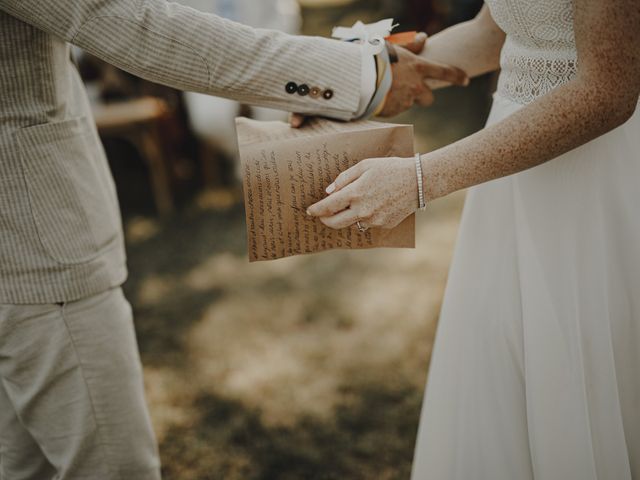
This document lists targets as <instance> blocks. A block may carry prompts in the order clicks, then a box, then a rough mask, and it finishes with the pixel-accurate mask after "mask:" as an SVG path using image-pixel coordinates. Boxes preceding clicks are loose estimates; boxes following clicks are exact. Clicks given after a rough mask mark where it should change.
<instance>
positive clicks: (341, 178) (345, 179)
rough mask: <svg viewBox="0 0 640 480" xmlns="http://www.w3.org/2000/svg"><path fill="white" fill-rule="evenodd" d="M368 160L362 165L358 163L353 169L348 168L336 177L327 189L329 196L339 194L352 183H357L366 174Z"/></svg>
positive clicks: (362, 162)
mask: <svg viewBox="0 0 640 480" xmlns="http://www.w3.org/2000/svg"><path fill="white" fill-rule="evenodd" d="M365 162H366V160H363V161H361V162H360V163H356V164H355V165H354V166H353V167H351V168H348V169H347V170H345V171H344V172H342V173H341V174H340V175H338V176H337V177H336V179H335V180H334V182H333V183H332V184H331V185H329V186H328V187H327V189H326V192H327V193H328V194H332V193H334V192H338V191H340V190H342V189H343V188H345V187H346V186H347V185H349V184H350V183H353V182H355V181H356V180H357V179H358V178H360V176H361V175H362V174H363V173H364V171H365V169H366V163H365Z"/></svg>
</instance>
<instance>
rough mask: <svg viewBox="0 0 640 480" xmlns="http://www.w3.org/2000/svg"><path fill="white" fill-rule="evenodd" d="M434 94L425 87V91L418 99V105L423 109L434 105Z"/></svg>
mask: <svg viewBox="0 0 640 480" xmlns="http://www.w3.org/2000/svg"><path fill="white" fill-rule="evenodd" d="M433 100H434V98H433V92H432V91H431V89H430V88H429V87H427V86H426V85H425V86H424V91H423V92H422V93H421V94H420V95H418V96H417V97H416V103H417V104H418V105H420V106H421V107H428V106H430V105H431V104H433Z"/></svg>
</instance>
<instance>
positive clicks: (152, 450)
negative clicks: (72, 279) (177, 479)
mask: <svg viewBox="0 0 640 480" xmlns="http://www.w3.org/2000/svg"><path fill="white" fill-rule="evenodd" d="M54 478H55V480H76V479H92V480H103V479H104V480H111V479H118V480H133V479H135V480H158V479H159V478H160V462H159V457H158V451H157V446H156V440H155V437H154V434H153V430H152V428H151V423H150V420H149V415H148V413H147V408H146V404H145V399H144V391H143V384H142V368H141V364H140V358H139V355H138V349H137V345H136V339H135V333H134V330H133V322H132V315H131V307H130V306H129V303H128V302H127V300H126V299H125V298H124V295H123V294H122V291H121V290H120V289H119V288H118V289H113V290H109V291H107V292H104V293H101V294H99V295H95V296H93V297H90V298H87V299H83V300H80V301H77V302H71V303H68V304H64V305H0V480H50V479H54Z"/></svg>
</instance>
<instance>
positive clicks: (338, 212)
mask: <svg viewBox="0 0 640 480" xmlns="http://www.w3.org/2000/svg"><path fill="white" fill-rule="evenodd" d="M327 193H328V194H329V196H328V197H327V198H325V199H323V200H321V201H319V202H318V203H316V204H314V205H311V206H310V207H309V208H308V209H307V213H308V214H309V215H311V216H313V217H320V221H321V222H322V223H324V224H325V225H326V226H328V227H331V228H335V229H341V228H346V227H349V226H352V225H355V224H356V222H360V225H361V226H362V227H364V228H369V227H380V228H393V227H395V226H397V225H398V224H399V223H400V222H402V220H404V219H405V218H407V217H408V216H409V215H411V214H412V213H413V212H415V211H416V209H417V208H418V182H417V178H416V169H415V160H414V159H413V158H371V159H367V160H363V161H361V162H360V163H358V164H357V165H355V166H353V167H351V168H350V169H348V170H345V171H344V172H342V173H341V174H340V175H339V176H338V177H337V178H336V180H335V181H334V182H333V183H332V184H331V185H329V186H328V187H327Z"/></svg>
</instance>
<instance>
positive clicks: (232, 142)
mask: <svg viewBox="0 0 640 480" xmlns="http://www.w3.org/2000/svg"><path fill="white" fill-rule="evenodd" d="M179 3H182V4H184V5H187V6H189V7H192V8H195V9H197V10H200V11H202V12H206V13H215V14H217V15H220V16H221V17H224V18H228V19H230V20H234V21H236V22H239V23H242V24H245V25H249V26H251V27H254V28H268V29H272V30H279V31H282V32H285V33H289V34H292V35H295V34H298V33H300V26H301V23H302V18H301V16H300V6H299V5H298V2H297V1H296V0H259V1H256V0H179ZM184 99H185V104H186V107H187V111H188V114H189V123H190V125H191V128H192V130H193V132H194V133H195V135H196V136H197V137H198V139H200V140H202V141H204V142H206V143H207V145H208V146H209V147H211V148H210V150H211V151H222V153H223V154H224V155H225V156H226V157H228V158H234V157H235V156H236V153H237V145H236V135H235V124H234V122H233V120H234V118H235V117H237V116H238V114H239V113H240V108H241V105H240V104H239V103H238V102H236V101H233V100H227V99H226V98H220V97H212V96H210V95H203V94H200V93H194V92H185V94H184ZM251 116H252V117H253V118H256V119H259V120H286V118H287V114H286V113H283V112H282V111H281V110H273V109H268V108H260V107H253V108H251Z"/></svg>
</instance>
